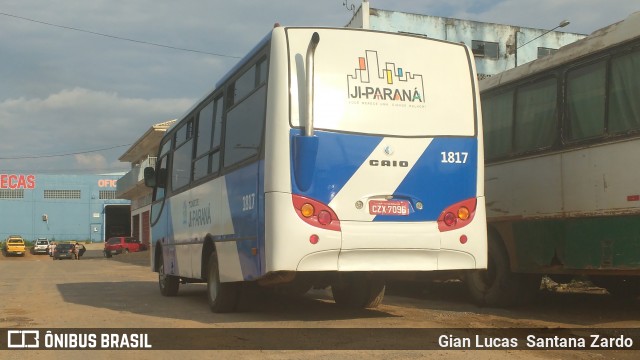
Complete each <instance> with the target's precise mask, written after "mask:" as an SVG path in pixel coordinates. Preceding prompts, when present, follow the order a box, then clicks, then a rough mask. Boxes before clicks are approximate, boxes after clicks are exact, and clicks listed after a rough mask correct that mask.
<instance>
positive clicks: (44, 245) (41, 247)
mask: <svg viewBox="0 0 640 360" xmlns="http://www.w3.org/2000/svg"><path fill="white" fill-rule="evenodd" d="M31 253H32V254H48V253H49V240H47V239H46V238H38V240H36V241H35V242H34V243H33V247H32V248H31Z"/></svg>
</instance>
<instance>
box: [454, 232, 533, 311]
mask: <svg viewBox="0 0 640 360" xmlns="http://www.w3.org/2000/svg"><path fill="white" fill-rule="evenodd" d="M488 250H489V254H488V255H489V259H488V263H487V270H478V271H471V272H469V273H467V274H466V276H465V282H466V284H467V288H468V290H469V293H470V295H471V297H472V299H473V300H474V301H475V302H476V303H477V304H478V305H480V306H489V307H509V306H513V305H516V304H518V303H522V302H526V301H528V300H529V299H531V298H532V297H533V296H534V295H535V294H534V293H535V292H536V291H537V290H539V289H540V281H541V279H542V277H541V276H540V275H530V274H516V273H513V272H511V266H510V261H509V255H508V254H507V251H506V249H505V248H504V246H502V244H501V243H499V241H498V240H496V239H495V238H491V237H490V238H489V242H488Z"/></svg>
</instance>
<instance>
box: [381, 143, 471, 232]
mask: <svg viewBox="0 0 640 360" xmlns="http://www.w3.org/2000/svg"><path fill="white" fill-rule="evenodd" d="M477 149H478V140H477V139H475V138H466V137H465V138H462V137H460V138H456V137H442V138H435V139H433V141H432V142H431V144H430V145H429V147H428V148H427V149H426V150H425V152H424V153H423V154H422V156H420V158H419V159H418V161H417V162H416V164H415V165H414V166H413V168H412V169H411V171H410V172H409V173H408V174H407V176H406V178H405V179H404V180H403V181H402V183H401V184H400V186H398V188H397V189H396V191H395V192H394V198H405V197H406V198H412V199H419V200H420V201H422V203H423V205H424V208H423V209H422V210H414V211H412V212H411V213H410V215H409V216H407V217H403V218H402V219H401V220H402V221H435V220H437V219H438V216H440V213H442V211H443V210H444V209H446V208H447V207H448V206H450V205H453V204H455V203H457V202H459V201H462V200H466V199H469V198H472V197H475V196H476V192H477V184H476V181H477V177H478V151H477ZM443 153H444V157H443ZM450 154H451V158H449V155H450ZM465 154H466V155H465ZM449 160H453V161H452V162H449ZM458 160H460V163H457V162H456V161H458ZM462 161H464V163H462ZM398 220H400V219H398V217H397V216H380V215H379V216H376V217H375V219H374V221H398Z"/></svg>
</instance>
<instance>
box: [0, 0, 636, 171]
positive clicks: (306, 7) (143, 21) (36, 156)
mask: <svg viewBox="0 0 640 360" xmlns="http://www.w3.org/2000/svg"><path fill="white" fill-rule="evenodd" d="M344 4H345V0H322V1H301V0H270V1H257V0H254V1H250V0H231V1H218V0H189V1H179V2H178V1H167V0H136V1H130V0H92V1H80V0H51V1H36V0H2V2H0V173H5V174H6V173H61V174H86V173H93V174H105V173H114V172H125V171H128V169H129V168H130V164H128V163H125V162H121V161H119V160H118V158H119V157H120V156H121V155H122V154H123V153H124V152H125V151H126V150H127V149H128V148H129V146H130V145H131V144H132V143H134V142H135V141H136V140H137V139H138V138H139V137H140V136H141V135H142V134H143V133H144V132H145V131H146V130H147V129H149V127H150V126H152V125H153V124H156V123H160V122H164V121H167V120H171V119H175V118H179V117H180V116H182V115H183V114H184V112H185V111H187V110H188V109H189V108H190V107H191V106H192V105H193V103H194V102H195V101H197V100H198V99H200V98H201V97H202V96H204V95H205V93H206V92H208V91H210V90H211V89H213V87H214V86H215V83H216V82H217V81H218V80H219V79H220V78H221V77H222V76H223V75H224V74H225V73H226V72H227V71H228V70H230V69H231V68H232V67H233V65H234V64H235V63H236V62H237V61H238V58H240V57H242V56H244V55H245V54H246V53H247V52H248V51H249V50H251V49H252V48H253V47H254V46H255V45H256V44H257V43H258V42H259V41H260V40H261V39H262V38H263V37H264V36H265V35H266V34H267V33H268V32H269V30H270V29H271V28H272V27H273V24H274V23H276V22H278V23H280V24H282V25H285V26H289V25H291V26H296V25H303V26H336V27H340V26H344V25H345V24H347V23H348V22H349V20H350V19H351V17H352V12H351V11H350V10H349V9H348V8H347V7H348V6H350V5H355V7H356V8H358V7H359V6H360V1H354V0H349V1H346V6H345V5H344ZM370 6H371V7H372V8H377V9H384V10H393V11H401V12H408V13H415V14H425V15H432V16H443V17H452V18H457V19H465V20H474V21H485V22H492V23H500V24H509V25H518V26H524V27H532V28H541V29H551V28H553V27H555V26H556V25H557V24H558V23H559V22H560V21H562V20H564V19H567V20H569V21H571V24H570V25H568V26H567V27H565V28H563V29H561V30H563V31H566V32H573V33H582V34H589V33H591V32H593V31H595V30H597V29H599V28H602V27H605V26H607V25H610V24H612V23H614V22H617V21H621V20H624V19H625V18H626V17H627V16H628V15H629V14H631V13H633V12H635V11H640V2H638V1H637V0H536V1H531V0H476V1H472V0H447V1H444V0H401V1H399V0H395V1H393V0H371V1H370ZM98 34H102V35H98ZM123 39H129V40H133V41H127V40H123ZM149 43H153V44H156V45H162V46H156V45H150V44H149Z"/></svg>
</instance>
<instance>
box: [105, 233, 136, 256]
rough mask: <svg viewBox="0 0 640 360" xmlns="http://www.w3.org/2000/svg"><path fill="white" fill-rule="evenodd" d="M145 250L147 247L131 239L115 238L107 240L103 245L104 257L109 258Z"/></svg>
mask: <svg viewBox="0 0 640 360" xmlns="http://www.w3.org/2000/svg"><path fill="white" fill-rule="evenodd" d="M142 250H147V245H146V244H142V243H141V242H140V240H138V239H136V238H132V237H125V236H116V237H112V238H109V239H108V240H107V241H106V242H105V243H104V251H103V252H104V256H105V257H108V258H110V257H111V256H112V255H117V254H123V253H124V254H127V253H130V252H138V251H142Z"/></svg>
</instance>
